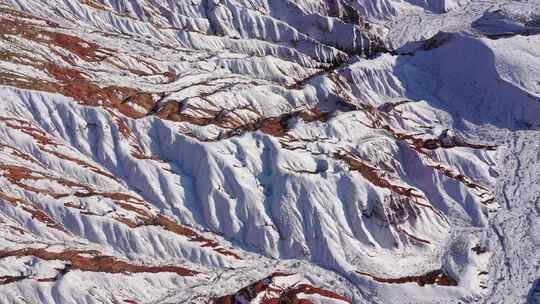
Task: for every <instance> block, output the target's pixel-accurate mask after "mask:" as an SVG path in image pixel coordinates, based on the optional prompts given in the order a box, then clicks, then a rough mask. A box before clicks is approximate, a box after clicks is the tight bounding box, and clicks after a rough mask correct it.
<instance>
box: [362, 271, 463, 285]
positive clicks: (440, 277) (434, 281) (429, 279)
mask: <svg viewBox="0 0 540 304" xmlns="http://www.w3.org/2000/svg"><path fill="white" fill-rule="evenodd" d="M356 273H358V274H361V275H364V276H368V277H370V278H372V279H373V280H375V281H377V282H380V283H390V284H404V283H416V284H418V285H420V286H425V285H439V286H457V281H456V280H455V279H454V278H452V277H451V276H449V275H448V274H446V273H445V272H443V271H442V270H440V269H438V270H433V271H430V272H428V273H426V274H423V275H419V276H406V277H401V278H380V277H376V276H374V275H372V274H369V273H367V272H361V271H357V272H356Z"/></svg>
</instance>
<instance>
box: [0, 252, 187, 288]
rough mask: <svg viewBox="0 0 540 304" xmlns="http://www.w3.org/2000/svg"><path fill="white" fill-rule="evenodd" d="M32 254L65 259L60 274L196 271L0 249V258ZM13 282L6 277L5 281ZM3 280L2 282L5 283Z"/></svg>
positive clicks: (104, 258)
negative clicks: (70, 271)
mask: <svg viewBox="0 0 540 304" xmlns="http://www.w3.org/2000/svg"><path fill="white" fill-rule="evenodd" d="M25 256H34V257H38V258H40V259H43V260H46V261H52V260H60V261H67V262H69V263H70V265H69V266H68V267H67V268H66V269H57V271H58V273H59V274H60V275H63V274H65V273H67V272H68V271H69V270H70V269H78V270H81V271H89V272H106V273H163V272H170V273H176V274H177V275H179V276H193V275H196V274H198V272H196V271H193V270H189V269H187V268H184V267H179V266H169V265H167V266H150V265H136V264H131V263H128V262H125V261H122V260H119V259H118V258H116V257H112V256H106V255H101V253H100V252H98V251H95V250H92V251H77V250H67V251H62V252H51V251H47V250H46V249H42V248H25V249H19V250H13V251H8V250H2V251H0V259H3V258H6V257H25ZM21 279H24V278H21ZM10 282H13V279H8V282H7V283H10ZM7 283H6V282H4V284H7Z"/></svg>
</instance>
